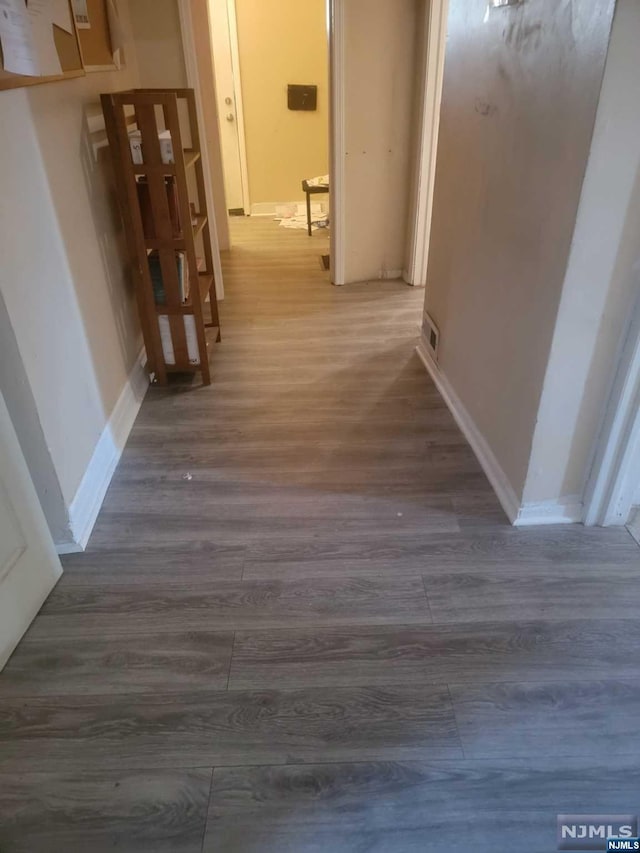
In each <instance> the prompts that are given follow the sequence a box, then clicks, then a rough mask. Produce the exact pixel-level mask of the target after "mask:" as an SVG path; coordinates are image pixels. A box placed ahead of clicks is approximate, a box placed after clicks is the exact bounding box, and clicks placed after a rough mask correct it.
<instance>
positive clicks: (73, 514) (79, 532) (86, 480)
mask: <svg viewBox="0 0 640 853" xmlns="http://www.w3.org/2000/svg"><path fill="white" fill-rule="evenodd" d="M148 388H149V377H148V376H147V373H146V370H145V369H144V350H143V352H142V354H141V355H140V356H139V357H138V358H137V359H136V363H135V365H134V366H133V369H132V370H131V373H130V374H129V377H128V379H127V382H126V383H125V386H124V388H123V389H122V392H121V394H120V397H119V398H118V401H117V403H116V404H115V406H114V408H113V412H112V413H111V417H110V418H109V420H108V422H107V425H106V426H105V428H104V429H103V431H102V434H101V435H100V438H99V439H98V443H97V445H96V448H95V450H94V451H93V455H92V457H91V461H90V462H89V465H88V466H87V469H86V471H85V473H84V476H83V478H82V480H81V482H80V485H79V486H78V490H77V492H76V494H75V496H74V498H73V500H72V501H71V505H70V507H69V527H70V530H71V536H72V539H73V541H72V542H70V543H69V542H65V543H61V544H59V545H56V550H57V552H58V554H72V553H77V552H79V551H84V550H85V548H86V547H87V543H88V541H89V537H90V536H91V531H92V530H93V527H94V525H95V523H96V518H97V517H98V513H99V512H100V507H101V506H102V502H103V501H104V497H105V495H106V493H107V489H108V488H109V483H110V482H111V478H112V477H113V474H114V472H115V470H116V466H117V464H118V462H119V461H120V457H121V456H122V451H123V450H124V446H125V444H126V443H127V439H128V437H129V433H130V432H131V428H132V427H133V424H134V421H135V419H136V416H137V414H138V412H139V410H140V406H141V405H142V401H143V400H144V396H145V394H146V393H147V389H148Z"/></svg>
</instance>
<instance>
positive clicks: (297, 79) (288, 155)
mask: <svg viewBox="0 0 640 853" xmlns="http://www.w3.org/2000/svg"><path fill="white" fill-rule="evenodd" d="M236 9H237V19H238V41H239V48H240V75H241V78H242V98H243V105H244V120H245V134H246V142H247V160H248V168H249V194H250V196H251V203H252V204H256V203H260V202H286V201H295V200H296V199H302V198H303V197H304V194H303V192H302V188H301V185H300V184H301V181H302V179H303V178H309V177H313V176H315V175H324V174H326V173H327V172H328V171H329V81H328V77H329V57H328V45H327V30H326V11H325V9H326V5H325V0H236ZM288 83H302V84H310V85H311V84H315V85H317V86H318V109H317V111H316V112H292V111H291V110H289V109H287V84H288Z"/></svg>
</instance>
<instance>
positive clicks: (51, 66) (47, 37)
mask: <svg viewBox="0 0 640 853" xmlns="http://www.w3.org/2000/svg"><path fill="white" fill-rule="evenodd" d="M27 11H28V14H29V22H30V25H31V38H32V44H33V49H34V52H35V55H36V59H37V63H38V69H39V71H38V73H39V74H40V75H41V76H43V77H50V76H56V75H58V74H62V66H61V65H60V57H59V56H58V50H57V48H56V43H55V41H54V38H53V18H52V14H51V13H52V7H51V3H50V0H29V5H28V6H27Z"/></svg>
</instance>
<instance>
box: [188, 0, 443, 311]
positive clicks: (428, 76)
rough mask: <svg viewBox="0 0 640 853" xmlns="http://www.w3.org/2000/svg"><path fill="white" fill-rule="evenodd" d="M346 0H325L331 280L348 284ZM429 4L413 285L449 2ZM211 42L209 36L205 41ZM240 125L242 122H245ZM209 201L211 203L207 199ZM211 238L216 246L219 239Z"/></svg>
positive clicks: (424, 239)
mask: <svg viewBox="0 0 640 853" xmlns="http://www.w3.org/2000/svg"><path fill="white" fill-rule="evenodd" d="M348 2H349V0H326V3H327V19H328V34H329V98H330V118H329V152H330V153H329V162H330V170H331V193H330V207H331V214H330V215H331V249H330V251H331V280H332V282H333V283H334V284H338V285H342V284H345V283H346V263H345V260H346V251H347V223H346V193H347V186H346V184H347V179H346V170H345V165H346V156H347V146H346V97H345V89H346V61H345V59H346V57H345V8H346V4H347V3H348ZM234 5H235V4H234ZM428 8H429V12H428V20H427V31H426V38H425V42H426V44H425V52H424V57H425V58H424V64H423V73H422V74H421V75H420V80H419V85H420V90H419V93H418V97H419V103H420V119H419V132H418V143H417V145H416V151H415V153H414V166H415V168H414V175H415V194H414V199H413V203H412V209H411V210H410V219H409V221H410V222H412V223H413V227H411V228H410V229H409V240H408V252H407V269H406V270H405V279H406V281H407V282H408V283H409V284H414V285H425V284H426V280H427V263H428V255H429V236H430V231H431V220H432V210H433V190H434V184H435V165H436V154H437V144H438V131H439V120H440V105H441V100H442V83H443V76H444V58H445V49H446V38H447V23H448V11H449V0H431V2H430V3H429V4H428ZM178 9H179V12H180V24H181V30H182V44H183V50H184V55H185V64H186V68H187V80H188V85H189V86H191V87H192V88H193V89H194V90H195V92H196V103H197V104H199V105H201V104H202V97H201V89H200V80H199V71H198V64H197V62H196V53H195V40H194V35H193V25H194V24H193V16H192V15H191V11H190V0H178ZM208 12H209V9H208V5H207V17H210V16H209V15H208ZM234 19H235V16H234ZM236 33H237V26H236ZM210 41H211V40H210V36H209V43H210ZM201 114H202V111H201V107H200V106H199V115H201ZM242 124H243V125H244V122H242ZM245 153H246V150H245ZM203 166H204V168H205V178H206V180H207V182H208V187H210V186H211V177H212V173H211V170H210V167H209V163H208V158H206V162H203ZM216 177H218V178H219V179H221V178H222V176H221V175H219V176H216ZM209 192H210V190H209V189H208V194H209ZM207 201H208V203H209V204H211V202H210V200H209V198H208V199H207ZM211 209H213V207H211ZM215 230H216V229H215V227H214V229H213V231H214V232H215ZM215 239H216V244H217V238H215ZM218 257H219V256H218ZM220 280H221V278H220ZM219 298H220V297H219Z"/></svg>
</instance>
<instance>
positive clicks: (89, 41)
mask: <svg viewBox="0 0 640 853" xmlns="http://www.w3.org/2000/svg"><path fill="white" fill-rule="evenodd" d="M87 10H88V12H89V21H90V22H91V29H89V30H82V29H81V30H78V37H79V39H80V49H81V50H82V61H83V64H84V67H85V69H86V70H87V71H92V70H96V71H97V70H100V71H104V70H106V69H109V68H115V65H114V64H113V48H112V47H111V35H110V33H109V18H108V16H107V3H106V0H87Z"/></svg>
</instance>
